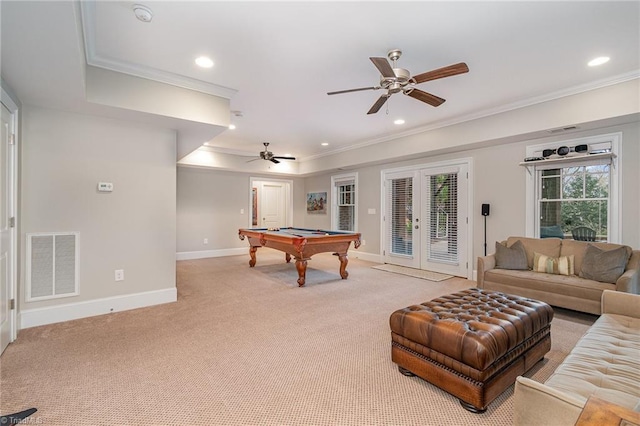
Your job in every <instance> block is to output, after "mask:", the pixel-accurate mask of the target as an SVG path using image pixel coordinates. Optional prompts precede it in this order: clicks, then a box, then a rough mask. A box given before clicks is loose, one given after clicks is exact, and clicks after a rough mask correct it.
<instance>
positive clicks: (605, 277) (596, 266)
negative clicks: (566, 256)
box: [580, 244, 630, 284]
mask: <svg viewBox="0 0 640 426" xmlns="http://www.w3.org/2000/svg"><path fill="white" fill-rule="evenodd" d="M629 256H630V253H629V251H628V250H627V248H626V247H624V246H623V247H618V248H617V249H613V250H602V249H600V248H598V247H596V246H594V245H592V244H588V245H587V249H586V250H585V252H584V258H583V260H582V269H581V270H580V276H581V277H582V278H587V279H589V280H595V281H600V282H603V283H612V284H615V283H616V281H618V278H620V275H622V274H624V268H625V267H626V266H627V262H628V261H629Z"/></svg>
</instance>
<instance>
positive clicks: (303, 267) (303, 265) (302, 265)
mask: <svg viewBox="0 0 640 426" xmlns="http://www.w3.org/2000/svg"><path fill="white" fill-rule="evenodd" d="M296 269H297V270H298V286H300V287H302V286H303V285H304V280H305V275H306V274H307V261H306V260H304V259H296Z"/></svg>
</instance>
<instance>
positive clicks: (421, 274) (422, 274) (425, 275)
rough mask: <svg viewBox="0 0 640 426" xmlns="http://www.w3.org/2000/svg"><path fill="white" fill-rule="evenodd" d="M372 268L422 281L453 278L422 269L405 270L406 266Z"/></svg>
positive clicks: (385, 265) (387, 265)
mask: <svg viewBox="0 0 640 426" xmlns="http://www.w3.org/2000/svg"><path fill="white" fill-rule="evenodd" d="M372 268H374V269H379V270H381V271H386V272H393V273H394V274H402V275H408V276H410V277H415V278H421V279H423V280H429V281H436V282H438V281H444V280H448V279H449V278H453V275H447V274H441V273H439V272H434V271H425V270H423V269H416V268H407V267H406V266H399V265H390V264H388V263H386V264H384V265H375V266H372Z"/></svg>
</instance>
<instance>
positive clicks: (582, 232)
mask: <svg viewBox="0 0 640 426" xmlns="http://www.w3.org/2000/svg"><path fill="white" fill-rule="evenodd" d="M571 234H572V235H573V239H574V240H576V241H595V240H596V231H594V230H593V229H591V228H589V227H587V226H578V227H577V228H573V229H572V230H571Z"/></svg>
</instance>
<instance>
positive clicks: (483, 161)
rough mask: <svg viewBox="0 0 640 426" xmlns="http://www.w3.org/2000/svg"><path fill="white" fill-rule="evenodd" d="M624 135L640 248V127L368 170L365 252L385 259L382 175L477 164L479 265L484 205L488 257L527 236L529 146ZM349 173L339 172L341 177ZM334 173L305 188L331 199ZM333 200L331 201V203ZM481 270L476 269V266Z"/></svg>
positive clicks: (363, 201) (362, 203) (319, 222)
mask: <svg viewBox="0 0 640 426" xmlns="http://www.w3.org/2000/svg"><path fill="white" fill-rule="evenodd" d="M614 132H622V155H621V158H620V159H619V160H620V163H621V167H622V172H623V176H622V179H623V184H622V197H621V199H622V241H621V242H622V243H623V244H627V245H630V246H632V247H634V248H636V249H637V248H640V225H639V223H638V217H640V202H639V200H638V196H637V186H638V183H639V182H640V167H639V165H640V142H639V141H640V123H637V122H636V123H633V124H627V125H623V126H615V127H608V128H602V129H595V130H589V131H585V132H577V133H570V134H565V135H564V136H562V135H557V136H554V137H548V138H542V139H535V140H530V141H522V142H516V143H509V144H500V145H495V146H490V147H485V148H475V149H466V150H465V149H461V150H459V151H458V152H455V153H449V154H444V155H427V156H425V157H422V158H416V159H412V160H408V161H402V162H394V163H387V164H382V165H375V166H369V167H363V168H355V169H350V170H349V172H352V171H357V172H358V173H359V177H358V184H359V187H358V197H359V209H358V224H359V229H358V231H359V232H361V233H362V238H363V239H365V240H366V242H367V244H366V246H363V247H360V249H359V252H365V253H373V254H380V250H379V248H380V220H381V212H380V197H381V194H380V178H381V177H380V173H381V171H382V170H384V169H391V168H396V167H402V166H409V165H416V164H426V165H428V164H431V163H437V162H441V161H445V160H451V159H459V158H467V157H469V158H472V160H473V183H474V185H473V187H472V188H471V190H472V191H473V198H474V205H473V206H470V209H471V211H470V215H471V216H470V217H471V220H473V226H474V234H473V259H474V261H475V259H476V257H477V256H481V255H483V254H484V218H483V216H482V214H481V205H482V204H485V203H487V204H490V205H491V214H490V215H489V217H488V218H487V253H493V252H494V245H495V242H496V241H500V240H503V239H506V237H508V236H510V235H524V234H525V216H526V215H525V197H526V194H525V183H526V175H525V173H527V171H526V169H525V168H524V167H522V166H520V165H519V163H520V162H522V161H523V159H524V157H525V156H526V154H525V151H526V147H527V145H535V144H540V143H545V142H552V141H562V140H564V139H574V138H578V137H583V136H591V135H598V134H606V133H614ZM340 173H344V172H342V171H341V172H336V173H333V174H340ZM331 175H332V174H331V173H327V174H323V175H318V176H313V177H309V178H307V179H306V183H305V186H306V187H307V189H308V190H309V191H327V192H328V193H330V188H331ZM330 201H331V200H329V202H330ZM369 208H375V209H376V214H375V215H369V214H368V209H369ZM330 225H331V218H330V217H329V216H328V215H306V217H305V220H304V226H305V227H310V228H311V227H318V228H320V229H324V228H327V227H330ZM474 268H475V266H474Z"/></svg>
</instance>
